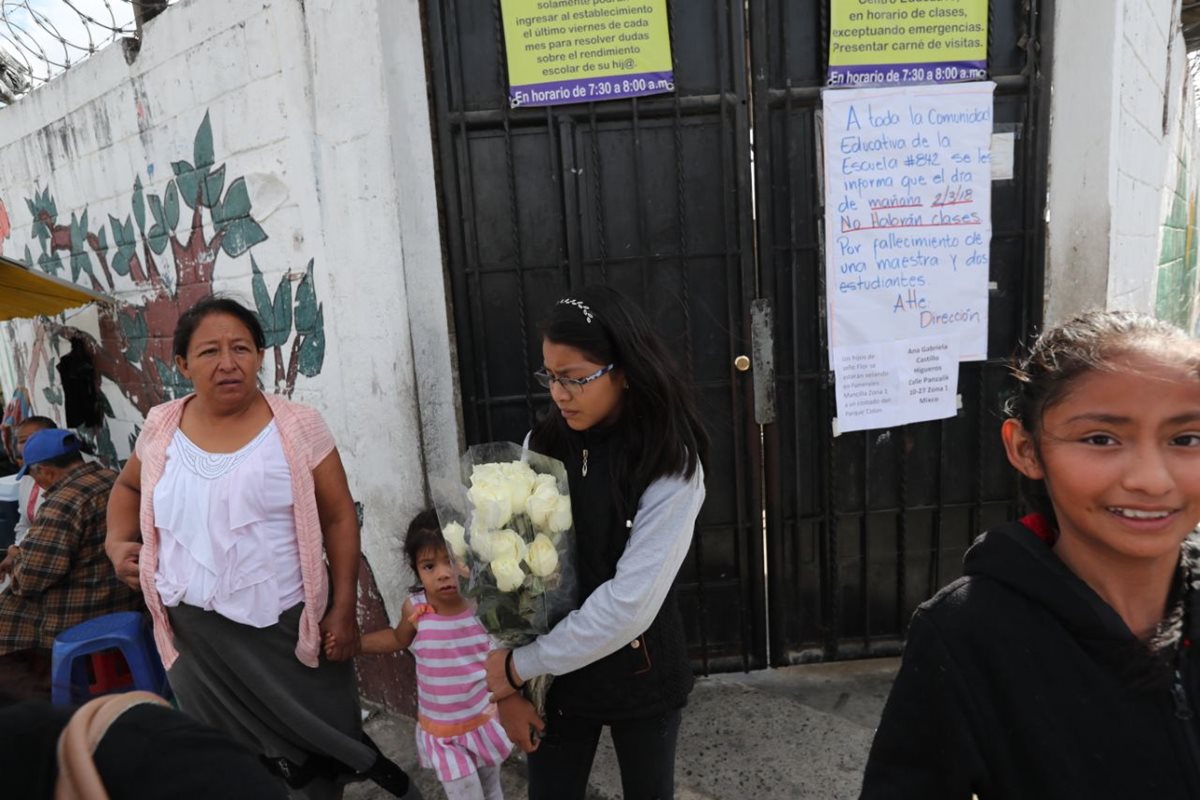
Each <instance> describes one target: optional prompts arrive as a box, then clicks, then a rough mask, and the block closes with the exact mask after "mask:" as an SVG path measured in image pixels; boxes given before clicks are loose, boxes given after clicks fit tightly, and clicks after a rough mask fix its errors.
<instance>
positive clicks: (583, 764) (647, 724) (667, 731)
mask: <svg viewBox="0 0 1200 800" xmlns="http://www.w3.org/2000/svg"><path fill="white" fill-rule="evenodd" d="M548 716H549V719H548V720H547V724H546V733H545V735H544V736H543V737H542V743H541V744H540V745H539V746H538V749H537V750H536V751H534V752H533V753H530V754H529V800H584V797H585V796H586V794H587V784H588V776H589V775H590V774H591V772H592V760H593V759H594V758H595V757H596V745H597V744H599V742H600V729H601V728H603V727H604V725H603V723H600V722H596V721H594V720H590V719H582V718H580V717H571V716H566V715H564V714H562V713H561V712H559V711H551V712H550V714H549V715H548ZM681 716H682V711H681V710H680V709H676V710H674V711H668V712H667V713H666V714H663V715H662V716H658V717H651V718H650V719H637V720H630V721H628V722H616V723H613V724H612V725H610V726H609V728H610V731H611V733H612V740H613V746H614V747H615V748H616V751H617V763H618V764H619V765H620V767H621V790H622V792H623V793H624V796H625V800H670V798H673V797H674V796H675V742H676V740H677V739H678V738H679V721H680V718H681Z"/></svg>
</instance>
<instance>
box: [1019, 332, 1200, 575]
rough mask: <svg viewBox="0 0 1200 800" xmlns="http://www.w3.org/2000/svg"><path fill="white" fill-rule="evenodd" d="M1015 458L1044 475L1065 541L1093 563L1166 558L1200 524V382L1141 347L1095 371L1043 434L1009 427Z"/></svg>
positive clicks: (1061, 543) (1056, 409) (1056, 408)
mask: <svg viewBox="0 0 1200 800" xmlns="http://www.w3.org/2000/svg"><path fill="white" fill-rule="evenodd" d="M1003 435H1004V440H1005V446H1006V449H1007V450H1008V454H1009V460H1010V461H1011V462H1012V463H1013V466H1015V467H1016V468H1017V469H1018V470H1020V471H1021V472H1022V473H1024V474H1025V475H1026V477H1029V478H1032V479H1034V480H1044V481H1045V483H1046V489H1047V491H1048V493H1049V495H1050V500H1051V502H1052V503H1053V506H1054V513H1055V515H1056V516H1057V518H1058V525H1059V540H1058V544H1056V547H1065V548H1068V549H1069V550H1070V551H1071V553H1072V555H1073V557H1075V558H1080V557H1082V558H1084V559H1086V560H1088V561H1090V562H1092V563H1094V564H1105V563H1108V564H1111V563H1114V560H1116V561H1122V562H1127V563H1128V562H1135V561H1141V562H1146V561H1147V560H1148V561H1156V560H1162V563H1163V564H1165V563H1166V562H1167V561H1169V562H1170V564H1171V565H1173V564H1174V563H1175V562H1176V561H1177V559H1178V558H1179V546H1180V544H1181V543H1182V542H1183V539H1184V538H1185V537H1186V536H1187V535H1188V533H1189V532H1190V531H1191V530H1192V529H1193V528H1194V527H1195V526H1196V524H1197V522H1198V521H1200V380H1197V378H1196V376H1195V374H1194V373H1193V372H1192V370H1191V369H1189V368H1187V367H1186V366H1184V365H1181V364H1179V363H1173V362H1172V360H1171V359H1169V358H1165V357H1162V356H1160V355H1157V354H1152V353H1146V352H1140V351H1137V350H1134V351H1133V352H1130V353H1128V354H1126V355H1122V356H1119V357H1118V358H1116V359H1114V364H1113V368H1112V369H1110V370H1104V371H1091V372H1087V373H1085V374H1083V375H1081V376H1080V377H1078V378H1076V379H1075V380H1074V382H1073V385H1072V386H1071V387H1070V391H1069V392H1068V393H1067V394H1066V395H1065V396H1064V397H1063V398H1062V399H1061V400H1060V401H1058V402H1057V403H1055V404H1054V405H1052V406H1050V407H1049V408H1047V409H1045V412H1044V413H1043V416H1042V425H1041V430H1040V431H1039V432H1038V433H1037V435H1036V436H1031V435H1030V434H1029V432H1027V431H1025V430H1024V428H1023V427H1022V426H1021V423H1020V422H1017V421H1016V420H1008V421H1007V422H1006V423H1005V426H1004V431H1003Z"/></svg>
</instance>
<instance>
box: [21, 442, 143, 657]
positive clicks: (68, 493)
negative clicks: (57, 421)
mask: <svg viewBox="0 0 1200 800" xmlns="http://www.w3.org/2000/svg"><path fill="white" fill-rule="evenodd" d="M24 456H25V466H24V467H22V468H21V472H20V473H19V474H20V475H22V476H24V475H25V474H28V475H30V476H32V477H33V479H34V481H36V482H37V485H38V487H39V488H40V489H41V491H42V493H43V494H44V496H45V500H44V501H43V504H42V507H41V510H40V511H38V515H37V519H36V520H35V521H34V523H33V526H32V528H30V530H29V533H28V535H26V537H25V539H24V541H22V542H21V544H20V545H19V546H13V547H10V548H8V552H7V553H6V555H5V558H4V560H3V561H0V576H3V575H11V576H12V585H11V586H10V588H9V591H8V592H7V593H5V594H3V595H0V655H6V654H8V653H12V652H16V651H19V650H29V649H33V648H49V647H50V646H51V645H52V644H53V643H54V637H55V636H57V635H58V634H59V633H61V632H62V631H64V630H66V629H67V628H70V627H71V626H73V625H77V624H79V623H80V622H83V621H84V620H88V619H91V618H92V617H98V616H100V615H102V614H108V613H111V612H113V611H126V610H129V609H136V608H138V607H139V606H140V603H141V597H140V595H138V594H137V593H136V592H134V591H133V590H131V589H130V588H129V587H127V586H125V585H124V584H123V583H121V582H120V581H118V580H117V576H116V574H115V573H114V572H113V569H112V562H110V561H109V560H108V556H107V555H105V553H104V535H105V531H106V521H105V512H106V508H107V506H108V495H109V492H110V491H112V485H113V481H115V480H116V477H117V475H116V473H115V472H113V471H112V470H110V469H106V468H105V467H102V466H100V465H99V464H89V463H86V462H85V461H84V460H83V455H82V452H81V450H80V441H79V438H78V437H77V436H76V435H75V434H74V433H72V432H71V431H69V430H61V429H54V430H42V431H38V432H37V433H35V434H34V435H33V436H31V437H29V440H28V441H27V442H25V451H24Z"/></svg>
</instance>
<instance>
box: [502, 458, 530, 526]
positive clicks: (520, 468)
mask: <svg viewBox="0 0 1200 800" xmlns="http://www.w3.org/2000/svg"><path fill="white" fill-rule="evenodd" d="M501 466H502V467H503V470H502V471H501V475H502V481H503V483H502V485H503V486H504V487H505V489H507V490H508V496H509V499H510V500H511V502H512V513H513V514H524V513H525V501H526V500H528V499H529V493H530V492H531V491H532V490H533V479H534V478H535V477H537V475H536V474H535V473H534V471H533V470H532V469H530V468H529V465H528V464H522V463H521V462H520V461H513V462H510V463H508V464H502V465H501Z"/></svg>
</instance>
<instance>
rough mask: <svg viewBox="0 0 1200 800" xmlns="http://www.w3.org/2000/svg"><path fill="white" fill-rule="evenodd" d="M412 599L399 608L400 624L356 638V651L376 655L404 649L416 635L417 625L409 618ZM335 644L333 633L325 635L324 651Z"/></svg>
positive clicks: (327, 650)
mask: <svg viewBox="0 0 1200 800" xmlns="http://www.w3.org/2000/svg"><path fill="white" fill-rule="evenodd" d="M412 613H413V608H412V601H411V600H405V601H404V605H403V606H401V608H400V624H399V625H397V626H396V627H395V628H384V629H383V630H379V631H372V632H370V633H367V634H363V636H362V637H360V638H359V640H358V653H360V654H362V655H377V654H379V653H395V652H398V651H400V650H404V649H405V648H407V647H408V646H409V645H410V644H412V641H413V639H414V638H416V635H417V626H416V625H414V624H413V623H412V621H411V620H410V619H409V618H410V617H411V616H412ZM336 645H337V642H336V640H335V639H334V638H333V634H328V635H326V637H325V652H326V654H328V652H329V650H330V649H331V648H333V647H335V646H336Z"/></svg>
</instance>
